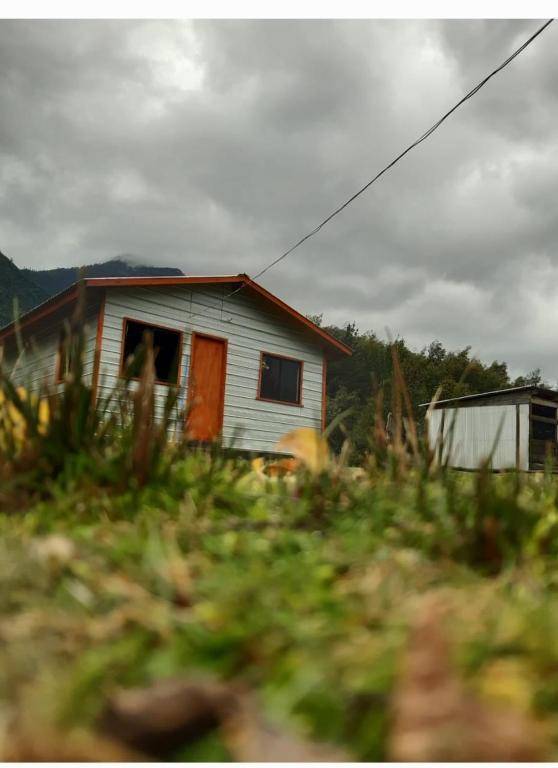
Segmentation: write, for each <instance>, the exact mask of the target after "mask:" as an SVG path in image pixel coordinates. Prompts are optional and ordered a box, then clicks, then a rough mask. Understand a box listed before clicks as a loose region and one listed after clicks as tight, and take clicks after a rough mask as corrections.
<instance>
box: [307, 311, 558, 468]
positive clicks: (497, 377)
mask: <svg viewBox="0 0 558 768" xmlns="http://www.w3.org/2000/svg"><path fill="white" fill-rule="evenodd" d="M312 320H314V321H315V322H318V323H320V324H321V317H319V316H318V317H313V318H312ZM325 330H327V331H329V332H330V333H331V334H332V335H333V336H335V337H336V338H338V339H339V340H340V341H342V342H344V343H345V344H348V345H349V346H350V347H351V348H352V349H353V355H352V357H350V358H346V357H345V358H343V359H342V360H335V361H331V362H330V363H329V365H328V377H327V395H328V405H327V421H328V423H330V422H331V421H332V420H333V419H335V418H336V417H337V416H338V415H340V414H342V413H344V412H347V411H348V413H347V415H346V416H345V417H344V418H343V420H342V422H343V427H344V431H345V434H346V436H348V437H349V439H350V442H351V445H352V451H353V457H352V458H353V459H355V460H358V459H359V458H361V457H362V456H363V455H364V453H365V452H366V451H367V449H368V446H369V440H370V436H371V433H372V427H373V424H374V418H375V408H376V403H377V402H379V401H378V392H380V391H381V392H382V398H381V402H382V409H383V416H384V419H387V416H388V414H389V412H390V410H391V408H392V396H393V380H394V377H393V360H392V348H391V347H392V345H391V344H390V343H389V342H387V341H382V339H380V338H378V336H376V334H375V333H373V332H372V331H365V332H361V331H360V330H359V329H358V328H357V326H356V324H355V323H349V324H347V325H346V326H345V327H344V328H339V327H336V326H329V327H327V328H325ZM393 346H394V347H395V351H396V353H397V357H398V359H399V364H400V368H401V371H402V373H403V378H404V380H405V383H406V387H407V389H408V392H409V396H410V400H411V403H412V406H413V411H414V414H415V417H416V418H417V421H418V423H419V425H420V424H421V422H422V420H423V417H424V413H425V410H426V409H424V408H419V405H420V404H421V403H427V402H430V401H431V400H432V398H433V396H434V394H435V392H436V390H437V389H438V387H440V386H441V388H442V392H441V395H440V397H441V398H442V399H444V398H449V397H460V396H462V395H468V394H474V393H477V392H490V391H492V390H497V389H505V388H506V387H514V386H523V385H525V384H540V385H542V386H544V385H545V383H544V382H543V380H542V376H541V371H540V369H536V370H534V371H531V372H530V373H528V374H527V375H525V376H519V377H517V378H515V379H512V378H511V377H510V375H509V372H508V366H507V364H506V363H505V362H498V361H496V360H495V361H493V362H492V363H489V364H485V363H483V362H481V361H480V360H478V359H476V358H475V357H474V356H472V355H471V347H465V348H464V349H461V350H457V351H450V350H447V349H445V348H444V346H443V345H442V343H441V342H440V341H433V342H432V343H431V344H430V345H428V346H426V347H424V348H423V349H421V350H420V351H415V350H412V349H410V348H409V347H408V346H407V344H406V343H405V341H404V340H403V339H396V340H395V341H394V342H393ZM547 386H548V385H547ZM343 439H344V437H343V432H342V431H341V430H336V432H335V433H334V434H333V435H332V436H331V441H332V443H333V445H334V447H336V448H339V447H340V445H341V443H342V441H343Z"/></svg>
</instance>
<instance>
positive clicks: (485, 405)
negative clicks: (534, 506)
mask: <svg viewBox="0 0 558 768" xmlns="http://www.w3.org/2000/svg"><path fill="white" fill-rule="evenodd" d="M422 407H425V408H428V413H427V418H426V429H427V431H428V437H429V441H430V445H431V447H433V448H435V450H436V451H437V452H438V457H439V460H440V461H447V463H448V465H449V466H451V467H455V468H456V469H478V467H479V465H480V464H481V463H482V462H484V461H485V460H486V459H487V458H488V457H489V456H491V455H492V459H491V462H490V466H491V468H492V469H493V470H507V469H518V470H523V471H536V470H542V469H544V468H545V466H546V463H547V462H548V461H549V460H550V461H551V462H552V464H553V466H554V468H557V467H558V442H557V422H558V419H557V412H558V392H555V391H554V390H551V389H546V388H545V387H539V386H535V385H527V386H523V387H511V388H509V389H502V390H498V391H495V392H484V393H480V394H475V395H465V396H464V397H456V398H452V399H448V400H439V401H437V402H436V403H424V404H423V406H422Z"/></svg>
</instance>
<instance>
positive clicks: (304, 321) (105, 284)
mask: <svg viewBox="0 0 558 768" xmlns="http://www.w3.org/2000/svg"><path fill="white" fill-rule="evenodd" d="M210 283H228V284H230V285H234V284H238V285H239V286H241V285H242V286H244V287H246V288H247V289H249V290H251V291H253V292H254V293H256V294H258V295H260V296H261V297H262V298H263V299H265V300H266V301H269V302H270V303H271V304H274V305H275V306H276V307H278V308H279V309H280V310H282V311H283V312H285V313H286V314H288V315H289V316H290V317H291V318H292V319H293V320H295V321H297V322H298V323H300V324H301V325H303V326H305V328H306V329H307V330H308V331H310V332H311V333H312V334H313V335H314V336H316V337H318V338H319V339H320V340H321V341H322V342H323V343H324V345H325V346H326V348H327V349H328V350H329V351H330V352H332V351H333V352H336V353H341V354H343V355H351V354H352V350H351V348H350V347H348V346H347V345H346V344H343V343H342V342H341V341H338V340H337V339H336V338H335V337H334V336H332V335H331V334H330V333H328V332H327V331H324V329H323V328H320V327H319V326H318V325H316V324H315V323H313V322H312V321H311V320H309V319H308V318H307V317H305V316H304V315H302V314H301V313H300V312H297V310H296V309H293V307H291V306H289V304H286V303H285V302H284V301H282V300H281V299H279V298H278V297H277V296H275V295H274V294H272V293H270V292H269V291H267V290H266V289H265V288H263V287H262V286H261V285H259V284H258V283H256V282H254V280H252V279H251V278H250V277H249V276H248V275H246V274H243V273H241V274H238V275H213V276H211V275H210V276H193V277H189V276H186V275H184V276H178V277H176V276H161V277H86V278H83V279H82V280H80V281H79V282H77V283H74V284H73V285H71V286H69V288H66V289H65V290H64V291H62V292H61V293H58V294H56V296H52V297H51V298H50V299H47V301H45V302H43V303H42V304H39V305H38V306H37V307H35V308H34V309H32V310H31V311H29V312H27V313H26V314H25V315H23V316H22V317H21V319H20V321H19V326H20V328H25V327H26V326H27V325H30V324H32V323H35V322H36V321H38V320H40V319H42V318H43V317H45V316H47V315H49V314H51V313H52V312H55V311H56V310H57V309H59V308H60V307H61V306H63V305H64V304H67V303H68V302H70V301H74V300H75V299H77V296H78V293H79V285H80V284H81V285H83V286H84V287H85V288H86V289H88V288H116V287H131V286H140V285H141V286H165V285H195V284H210ZM14 332H15V323H10V324H9V325H7V326H5V327H4V328H2V329H1V330H0V341H2V340H4V339H5V338H7V337H9V336H11V335H12V334H13V333H14Z"/></svg>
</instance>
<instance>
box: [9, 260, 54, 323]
mask: <svg viewBox="0 0 558 768" xmlns="http://www.w3.org/2000/svg"><path fill="white" fill-rule="evenodd" d="M46 298H47V294H45V292H44V291H43V290H42V288H40V286H39V285H37V283H35V282H34V281H33V280H32V279H31V277H29V276H28V275H26V274H24V271H23V270H21V269H18V268H17V267H16V265H15V264H14V263H13V261H11V259H9V258H8V257H7V256H4V254H3V253H2V252H1V251H0V327H1V326H3V325H7V324H8V323H9V322H11V321H12V320H13V318H14V306H15V305H14V301H17V307H18V311H19V312H26V311H27V310H28V309H31V307H34V306H35V305H36V304H40V303H41V301H44V300H45V299H46Z"/></svg>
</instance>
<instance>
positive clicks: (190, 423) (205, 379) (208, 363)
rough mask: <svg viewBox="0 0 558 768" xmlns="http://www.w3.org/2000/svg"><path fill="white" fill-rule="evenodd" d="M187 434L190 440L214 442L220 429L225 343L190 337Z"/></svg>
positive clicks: (224, 372)
mask: <svg viewBox="0 0 558 768" xmlns="http://www.w3.org/2000/svg"><path fill="white" fill-rule="evenodd" d="M190 361H191V362H190V376H189V384H188V411H187V427H186V429H187V432H188V435H189V437H190V439H191V440H202V441H208V440H214V439H215V438H216V437H217V436H218V435H219V433H220V432H221V427H222V426H223V407H224V401H225V375H226V366H227V341H226V339H218V338H215V337H214V336H205V335H203V334H200V333H193V334H192V352H191V356H190Z"/></svg>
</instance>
